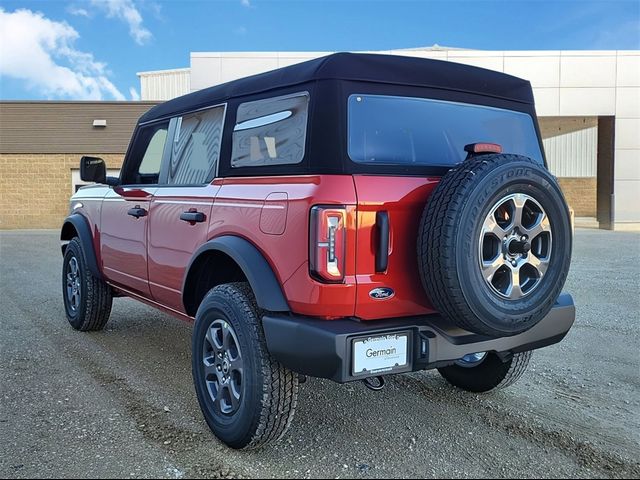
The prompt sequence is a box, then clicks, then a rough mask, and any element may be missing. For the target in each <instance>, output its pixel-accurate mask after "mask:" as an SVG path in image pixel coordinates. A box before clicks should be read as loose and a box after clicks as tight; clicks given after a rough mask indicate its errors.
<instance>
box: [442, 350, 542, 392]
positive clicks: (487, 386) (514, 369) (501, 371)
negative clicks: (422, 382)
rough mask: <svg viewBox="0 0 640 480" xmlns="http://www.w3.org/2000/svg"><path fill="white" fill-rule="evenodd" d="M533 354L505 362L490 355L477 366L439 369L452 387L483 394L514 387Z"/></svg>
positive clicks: (517, 355)
mask: <svg viewBox="0 0 640 480" xmlns="http://www.w3.org/2000/svg"><path fill="white" fill-rule="evenodd" d="M532 353H533V352H531V351H527V352H522V353H516V354H515V355H513V356H512V357H511V358H510V359H509V360H507V361H506V362H503V361H502V360H501V359H500V357H498V356H497V355H496V354H495V353H488V354H487V356H486V357H485V359H484V360H483V361H482V362H481V363H480V364H478V365H476V366H471V367H465V366H461V365H458V364H455V365H451V366H449V367H442V368H439V369H438V372H440V375H442V376H443V377H444V379H445V380H447V381H448V382H449V383H450V384H451V385H453V386H455V387H458V388H460V389H462V390H466V391H467V392H474V393H483V392H488V391H490V390H495V389H500V388H506V387H509V386H511V385H513V384H514V383H515V382H516V381H518V379H519V378H520V377H522V375H523V374H524V372H525V371H526V370H527V367H528V366H529V361H530V360H531V355H532Z"/></svg>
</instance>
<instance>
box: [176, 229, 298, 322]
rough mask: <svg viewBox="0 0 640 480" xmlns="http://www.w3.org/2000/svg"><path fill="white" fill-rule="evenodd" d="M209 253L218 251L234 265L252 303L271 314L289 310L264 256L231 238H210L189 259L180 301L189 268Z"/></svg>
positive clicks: (252, 246)
mask: <svg viewBox="0 0 640 480" xmlns="http://www.w3.org/2000/svg"><path fill="white" fill-rule="evenodd" d="M209 251H218V252H222V253H224V254H226V255H228V256H229V257H231V258H232V259H233V260H234V261H235V262H236V264H238V266H239V267H240V269H241V270H242V272H243V273H244V275H245V277H246V278H247V281H248V282H249V285H250V286H251V289H252V290H253V293H254V295H255V297H256V302H257V303H258V306H259V307H260V308H261V309H263V310H269V311H271V312H288V311H290V309H289V304H288V303H287V300H286V298H285V296H284V293H283V291H282V287H281V286H280V282H279V281H278V279H277V277H276V275H275V273H274V272H273V269H272V268H271V266H270V265H269V262H267V260H266V259H265V257H264V255H262V253H261V252H260V251H259V250H258V249H257V248H256V247H255V246H254V245H253V244H251V243H250V242H249V241H247V240H245V239H244V238H241V237H236V236H235V235H224V236H221V237H217V238H214V239H212V240H209V241H208V242H206V243H205V244H203V245H202V246H200V248H198V250H196V252H195V253H194V254H193V257H191V261H190V262H189V266H188V267H187V270H186V274H185V277H184V280H183V282H182V298H185V288H186V286H187V281H188V279H189V273H190V272H191V267H192V266H193V264H194V263H195V262H196V261H197V259H198V258H199V257H200V256H201V255H202V254H204V253H205V252H209Z"/></svg>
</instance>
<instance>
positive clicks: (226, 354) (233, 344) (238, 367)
mask: <svg viewBox="0 0 640 480" xmlns="http://www.w3.org/2000/svg"><path fill="white" fill-rule="evenodd" d="M202 362H203V364H204V377H205V384H206V386H207V390H208V392H209V396H210V397H211V400H212V401H213V404H214V407H215V409H216V410H217V411H218V412H219V413H222V414H224V415H232V414H233V413H235V412H236V411H237V410H238V408H239V407H240V402H241V400H242V385H243V380H244V375H243V360H242V352H241V351H240V344H239V343H238V338H237V336H236V334H235V332H234V331H233V328H232V327H231V325H230V324H229V323H228V322H226V321H225V320H222V319H217V320H215V321H214V322H213V323H211V325H210V326H209V329H208V330H207V335H206V336H205V339H204V348H203V355H202Z"/></svg>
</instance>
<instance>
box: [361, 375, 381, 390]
mask: <svg viewBox="0 0 640 480" xmlns="http://www.w3.org/2000/svg"><path fill="white" fill-rule="evenodd" d="M362 383H364V385H365V387H367V388H368V389H369V390H373V391H374V392H379V391H380V390H382V389H383V388H384V377H383V376H382V375H378V376H377V377H367V378H365V379H364V380H362Z"/></svg>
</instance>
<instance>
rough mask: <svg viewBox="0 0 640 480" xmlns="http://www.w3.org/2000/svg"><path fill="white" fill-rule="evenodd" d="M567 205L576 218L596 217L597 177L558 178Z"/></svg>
mask: <svg viewBox="0 0 640 480" xmlns="http://www.w3.org/2000/svg"><path fill="white" fill-rule="evenodd" d="M558 182H559V183H560V187H561V188H562V191H563V193H564V196H565V198H566V199H567V203H568V204H569V206H570V207H571V208H573V210H574V211H575V215H576V217H595V216H596V213H597V210H598V206H597V180H596V178H595V177H580V178H577V177H576V178H566V177H565V178H558Z"/></svg>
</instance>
